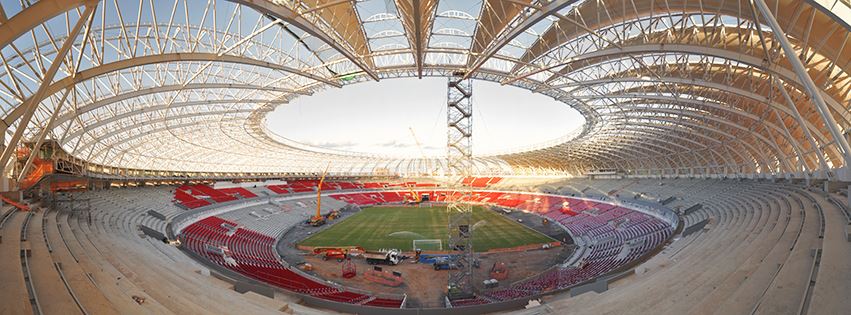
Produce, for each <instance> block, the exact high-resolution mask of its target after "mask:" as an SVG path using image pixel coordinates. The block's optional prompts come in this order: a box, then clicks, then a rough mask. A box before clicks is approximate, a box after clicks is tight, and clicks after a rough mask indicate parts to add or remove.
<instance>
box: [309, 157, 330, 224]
mask: <svg viewBox="0 0 851 315" xmlns="http://www.w3.org/2000/svg"><path fill="white" fill-rule="evenodd" d="M329 167H331V162H328V165H327V166H325V171H324V172H322V177H320V178H319V185H318V186H317V187H316V215H314V216H313V217H312V218H310V220H309V221H308V222H307V223H309V224H310V225H312V226H322V225H323V224H325V217H323V216H322V213H321V212H322V184H323V183H325V176H326V175H328V168H329Z"/></svg>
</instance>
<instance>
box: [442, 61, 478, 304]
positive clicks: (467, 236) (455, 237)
mask: <svg viewBox="0 0 851 315" xmlns="http://www.w3.org/2000/svg"><path fill="white" fill-rule="evenodd" d="M464 76H465V74H464V73H463V72H456V73H453V75H452V76H451V77H449V83H448V86H447V110H446V114H447V143H446V162H447V163H446V164H447V169H448V171H449V174H447V176H448V178H449V179H450V183H451V188H452V190H454V191H455V192H456V193H454V194H453V195H450V196H448V197H449V198H448V202H449V204H448V205H447V207H446V209H447V212H448V216H449V224H448V232H449V238H448V240H449V242H448V248H449V250H450V252H451V253H452V254H453V255H454V256H453V257H454V258H453V259H452V263H453V264H454V266H453V267H452V268H449V283H448V286H447V289H448V292H447V298H448V300H449V301H450V303H451V300H453V299H454V298H463V297H470V296H472V295H473V294H474V289H475V288H474V286H473V263H474V261H475V253H474V251H473V229H472V218H473V208H472V206H471V205H470V203H469V201H470V200H471V197H472V190H471V189H472V187H471V186H470V185H467V184H465V183H464V179H466V178H468V177H470V176H471V175H472V173H473V141H472V140H473V99H472V96H473V82H472V80H471V79H465V78H464Z"/></svg>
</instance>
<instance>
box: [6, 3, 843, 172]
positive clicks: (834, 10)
mask: <svg viewBox="0 0 851 315" xmlns="http://www.w3.org/2000/svg"><path fill="white" fill-rule="evenodd" d="M22 3H23V4H22ZM768 11H770V12H771V14H764V13H766V12H768ZM849 23H851V3H849V1H848V0H807V1H800V0H701V1H686V0H652V1H651V0H586V1H582V0H443V1H437V0H358V1H354V0H323V1H320V0H275V1H266V0H234V1H224V0H208V1H204V0H173V1H172V0H141V1H123V0H105V1H91V0H40V1H21V2H17V1H0V47H2V50H0V52H1V53H2V54H0V58H2V60H0V62H2V66H0V114H2V116H3V119H2V124H0V129H2V131H3V134H4V135H5V141H4V144H6V146H5V147H4V148H5V150H3V154H2V156H0V157H2V159H3V161H7V162H6V164H5V165H8V164H10V163H9V162H10V161H12V160H13V159H12V158H11V157H12V156H13V154H14V151H15V149H16V148H17V147H18V146H19V145H21V143H42V142H43V141H44V140H45V139H52V140H53V141H56V142H57V143H58V144H59V145H60V146H61V147H62V148H63V149H64V150H65V151H67V152H68V153H69V154H70V155H72V156H74V157H76V158H78V159H81V160H84V161H87V162H88V163H92V164H97V165H102V166H108V167H112V168H127V169H141V170H175V171H188V172H229V173H257V172H266V173H276V172H316V171H318V170H321V169H322V168H323V167H324V166H325V165H326V163H327V161H328V160H329V159H330V160H333V161H334V163H333V164H332V170H331V172H332V174H341V175H342V174H350V175H359V174H376V173H379V172H385V173H387V172H389V173H401V174H422V173H431V172H432V171H437V172H443V171H445V169H446V166H445V162H443V161H441V159H439V158H435V160H434V161H431V162H428V163H427V162H425V161H423V160H422V159H416V158H413V159H402V158H396V157H390V156H376V155H370V154H363V153H353V152H342V151H335V150H330V149H325V148H316V147H311V146H307V145H304V144H300V143H297V142H294V141H291V140H288V139H286V138H283V137H280V136H277V135H275V134H274V133H272V132H270V131H268V130H267V129H266V127H265V117H266V114H267V113H269V112H270V111H272V110H273V109H274V108H275V107H276V106H279V105H281V104H286V103H287V102H289V101H291V100H292V99H294V98H295V97H307V96H309V95H311V94H314V93H316V92H318V91H321V90H323V89H327V88H340V87H343V86H345V85H348V84H356V83H358V82H364V81H376V80H383V79H390V78H396V77H423V76H446V75H449V74H451V73H453V72H455V71H458V70H461V71H464V72H465V73H466V75H467V76H468V77H472V78H476V79H482V80H490V81H495V82H500V83H502V84H510V85H514V86H518V87H522V88H526V89H529V90H532V91H535V92H537V93H542V94H544V95H548V96H550V97H553V98H555V99H557V100H560V101H562V102H564V103H565V104H566V105H567V106H571V107H573V108H575V109H577V110H578V111H579V112H580V113H581V114H582V115H584V116H585V119H586V123H585V125H584V126H583V127H582V128H581V129H580V130H578V131H577V132H575V133H574V134H571V135H569V136H566V137H564V138H563V139H561V141H557V142H554V143H548V144H546V145H537V146H535V147H529V148H525V149H524V150H515V151H512V152H504V153H500V154H498V155H491V156H478V157H477V158H476V172H477V173H481V174H503V175H506V174H526V175H528V174H581V173H583V172H587V171H588V170H594V169H618V170H622V171H625V172H627V173H630V174H637V175H670V174H689V175H729V174H757V175H777V176H783V175H792V176H798V177H804V176H815V177H821V178H824V177H830V176H841V175H842V171H840V170H842V169H843V168H844V166H845V165H847V163H848V158H849V154H851V152H849V146H848V140H847V139H848V132H849V130H851V112H849V106H851V75H849V69H851V43H849V36H851V35H849V30H851V26H849ZM778 28H779V29H778ZM790 53H791V54H792V55H794V56H795V57H796V59H790V58H788V56H790ZM795 60H799V61H795ZM797 62H799V63H800V64H797V65H796V63H797ZM799 66H802V67H799ZM400 101H404V100H400ZM427 165H428V166H432V167H435V168H436V170H427V169H426V166H427ZM10 169H11V167H8V166H7V172H8V171H9V170H10ZM837 174H839V175H837Z"/></svg>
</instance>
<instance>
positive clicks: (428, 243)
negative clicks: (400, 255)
mask: <svg viewBox="0 0 851 315" xmlns="http://www.w3.org/2000/svg"><path fill="white" fill-rule="evenodd" d="M417 249H421V250H424V251H430V250H443V241H441V240H439V239H430V240H414V250H417Z"/></svg>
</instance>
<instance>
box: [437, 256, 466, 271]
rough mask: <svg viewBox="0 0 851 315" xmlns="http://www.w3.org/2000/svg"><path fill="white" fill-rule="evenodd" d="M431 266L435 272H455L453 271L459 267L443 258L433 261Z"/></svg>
mask: <svg viewBox="0 0 851 315" xmlns="http://www.w3.org/2000/svg"><path fill="white" fill-rule="evenodd" d="M432 266H433V267H434V270H435V271H438V270H455V269H458V268H460V267H461V266H459V265H458V264H457V263H455V262H454V261H452V260H450V259H449V258H444V257H440V258H438V259H435V260H434V263H433V264H432Z"/></svg>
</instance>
